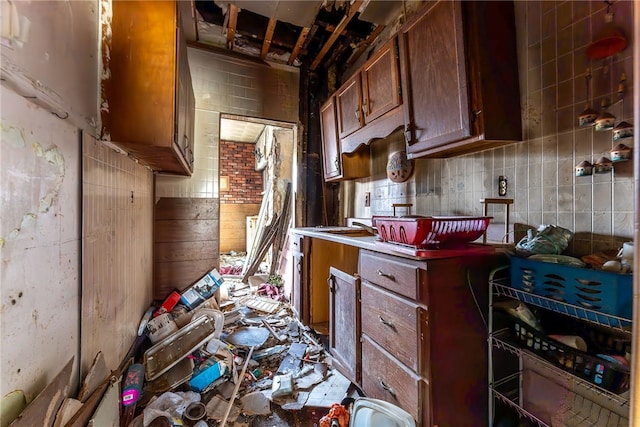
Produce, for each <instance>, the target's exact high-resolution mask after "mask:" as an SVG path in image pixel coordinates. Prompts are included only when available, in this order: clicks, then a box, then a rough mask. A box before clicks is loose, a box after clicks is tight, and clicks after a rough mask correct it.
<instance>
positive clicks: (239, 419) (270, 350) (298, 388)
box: [120, 269, 351, 427]
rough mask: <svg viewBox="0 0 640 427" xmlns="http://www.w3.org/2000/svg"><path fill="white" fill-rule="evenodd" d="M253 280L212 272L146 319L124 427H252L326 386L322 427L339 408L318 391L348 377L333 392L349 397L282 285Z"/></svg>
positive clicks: (317, 402)
mask: <svg viewBox="0 0 640 427" xmlns="http://www.w3.org/2000/svg"><path fill="white" fill-rule="evenodd" d="M249 279H250V280H249V281H248V282H249V283H242V282H241V281H240V279H239V278H233V277H228V276H227V277H225V278H223V277H222V276H221V275H220V273H218V271H217V270H215V269H214V270H212V271H210V272H209V273H207V274H206V275H205V276H204V277H203V278H202V279H200V280H199V281H198V282H196V283H195V284H193V285H192V286H190V287H188V288H187V289H185V290H183V291H182V292H178V291H172V292H171V293H170V294H169V295H168V296H167V297H166V298H165V299H164V300H163V301H162V302H161V303H160V304H158V305H153V306H151V307H149V308H148V309H147V310H146V311H145V313H144V314H143V316H142V319H141V321H140V325H139V330H138V332H140V334H141V335H142V336H141V337H140V338H139V340H140V341H141V342H142V344H140V343H138V344H139V347H140V349H139V350H138V351H137V352H135V354H134V355H133V356H132V358H131V360H130V362H129V363H128V364H127V365H126V368H125V371H124V375H123V377H122V393H121V400H120V403H121V405H122V407H121V408H122V409H121V414H127V415H126V416H127V418H126V419H127V422H126V423H123V424H121V425H122V426H125V427H139V426H142V427H149V426H170V427H172V426H199V427H200V426H201V427H206V426H207V427H208V426H220V425H226V426H235V427H241V426H249V425H253V423H252V421H251V420H252V418H255V417H268V418H269V419H271V418H272V417H274V411H275V412H278V413H280V414H287V413H288V414H293V413H296V414H299V413H300V412H299V411H301V410H303V409H305V407H307V405H308V403H307V402H308V401H310V399H311V396H313V395H314V390H315V389H316V387H318V393H316V397H315V398H313V399H312V400H313V402H314V403H313V405H314V406H313V408H314V410H313V411H312V412H313V413H314V414H317V409H318V408H320V412H321V414H320V415H314V417H316V418H315V423H314V424H315V425H317V421H319V419H320V417H321V416H322V414H325V413H326V411H328V410H329V407H330V406H331V404H332V403H336V402H334V401H328V400H326V399H325V395H327V392H326V390H325V391H322V390H320V389H321V387H319V384H321V383H323V381H324V382H325V383H326V384H325V385H327V387H329V385H328V384H329V383H330V382H331V381H335V379H336V378H342V381H341V382H340V381H338V382H335V384H333V383H331V386H330V388H331V389H334V385H335V389H336V390H343V391H344V394H345V395H346V393H347V390H348V389H349V387H350V385H351V383H350V382H349V381H348V380H347V379H346V378H344V377H342V376H341V375H340V374H338V373H337V371H334V370H333V368H331V360H330V357H329V356H328V354H327V352H326V351H325V348H324V346H323V344H322V343H321V338H319V337H318V336H316V335H314V332H313V331H312V330H311V329H310V328H308V327H306V326H304V325H303V324H302V323H300V322H299V321H298V319H297V318H296V316H295V314H294V312H293V309H292V307H291V306H290V305H289V304H288V302H287V301H286V299H285V298H284V293H283V292H282V289H283V280H282V277H281V276H279V275H270V276H266V275H261V276H251V277H250V278H249ZM218 290H220V292H216V291H218ZM223 291H224V292H223ZM221 297H223V298H222V299H221ZM220 301H222V303H221V302H220ZM332 373H333V374H335V375H332ZM333 396H334V397H333V398H334V399H335V394H333ZM322 408H324V409H322ZM121 416H124V415H121ZM276 418H277V417H276ZM274 425H275V424H274Z"/></svg>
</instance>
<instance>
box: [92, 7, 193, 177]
mask: <svg viewBox="0 0 640 427" xmlns="http://www.w3.org/2000/svg"><path fill="white" fill-rule="evenodd" d="M112 12H113V17H112V22H111V29H112V37H111V40H110V41H109V40H105V41H104V43H107V44H110V49H109V53H110V55H109V56H108V57H105V58H104V59H105V68H106V67H108V70H109V73H110V78H109V79H107V80H105V81H104V83H103V95H104V100H103V101H104V105H105V107H107V108H105V109H104V111H103V114H102V122H103V138H104V139H110V140H111V142H113V143H114V144H116V145H119V146H121V147H123V148H124V149H125V150H126V151H127V152H128V153H129V154H130V155H131V156H133V157H135V158H136V159H138V160H139V161H140V162H141V163H143V164H146V165H148V166H149V167H150V168H152V169H154V170H155V171H158V172H166V173H171V174H180V175H190V174H191V172H192V166H193V164H192V163H193V121H194V111H195V97H194V94H193V87H192V84H191V75H190V72H189V63H188V59H187V50H186V42H185V40H184V37H183V33H182V28H181V27H180V16H179V12H178V10H177V5H176V2H175V1H115V2H113V4H112Z"/></svg>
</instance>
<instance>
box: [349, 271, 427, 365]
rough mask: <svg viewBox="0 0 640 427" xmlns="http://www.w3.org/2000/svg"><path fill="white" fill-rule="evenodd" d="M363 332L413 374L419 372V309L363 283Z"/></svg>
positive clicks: (406, 301) (380, 289) (361, 304)
mask: <svg viewBox="0 0 640 427" xmlns="http://www.w3.org/2000/svg"><path fill="white" fill-rule="evenodd" d="M360 307H361V316H362V332H363V333H365V334H367V335H368V336H369V337H371V338H372V339H373V340H374V341H375V342H376V343H378V344H379V345H380V346H382V347H383V348H384V349H385V350H387V351H388V352H389V353H391V354H392V355H393V356H395V357H397V358H398V359H399V360H400V361H401V362H402V363H404V364H405V365H407V366H408V367H409V368H411V369H413V370H414V371H416V372H418V371H419V369H418V368H419V365H420V363H419V357H420V351H419V350H418V349H419V348H421V346H420V341H421V340H420V336H419V334H418V332H419V330H420V329H419V324H418V321H419V319H420V307H419V306H418V305H417V304H415V303H412V302H411V301H409V300H406V299H404V298H401V297H398V296H396V295H393V294H391V293H390V292H387V291H385V290H383V289H382V288H378V287H376V286H373V285H370V284H369V283H366V282H364V283H363V284H362V290H361V303H360Z"/></svg>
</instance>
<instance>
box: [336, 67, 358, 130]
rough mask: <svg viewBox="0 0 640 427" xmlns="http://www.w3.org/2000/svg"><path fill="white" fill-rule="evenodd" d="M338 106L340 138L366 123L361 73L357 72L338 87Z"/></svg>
mask: <svg viewBox="0 0 640 427" xmlns="http://www.w3.org/2000/svg"><path fill="white" fill-rule="evenodd" d="M336 106H337V107H338V108H337V110H338V135H339V136H340V138H344V137H345V136H347V135H349V134H350V133H352V132H354V131H356V130H358V129H360V127H361V126H362V124H363V123H364V121H363V117H362V88H361V86H360V73H356V74H355V75H354V76H353V77H351V78H350V79H349V80H347V81H346V82H345V83H344V84H343V85H342V87H340V89H338V92H336Z"/></svg>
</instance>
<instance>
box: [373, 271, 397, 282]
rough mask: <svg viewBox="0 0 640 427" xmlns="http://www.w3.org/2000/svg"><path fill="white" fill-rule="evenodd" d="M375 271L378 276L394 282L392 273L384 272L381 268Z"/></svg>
mask: <svg viewBox="0 0 640 427" xmlns="http://www.w3.org/2000/svg"><path fill="white" fill-rule="evenodd" d="M377 273H378V276H382V277H386V278H387V279H389V280H393V281H394V282H395V281H396V278H395V277H394V275H393V274H389V273H385V272H384V271H382V270H378V271H377Z"/></svg>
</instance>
